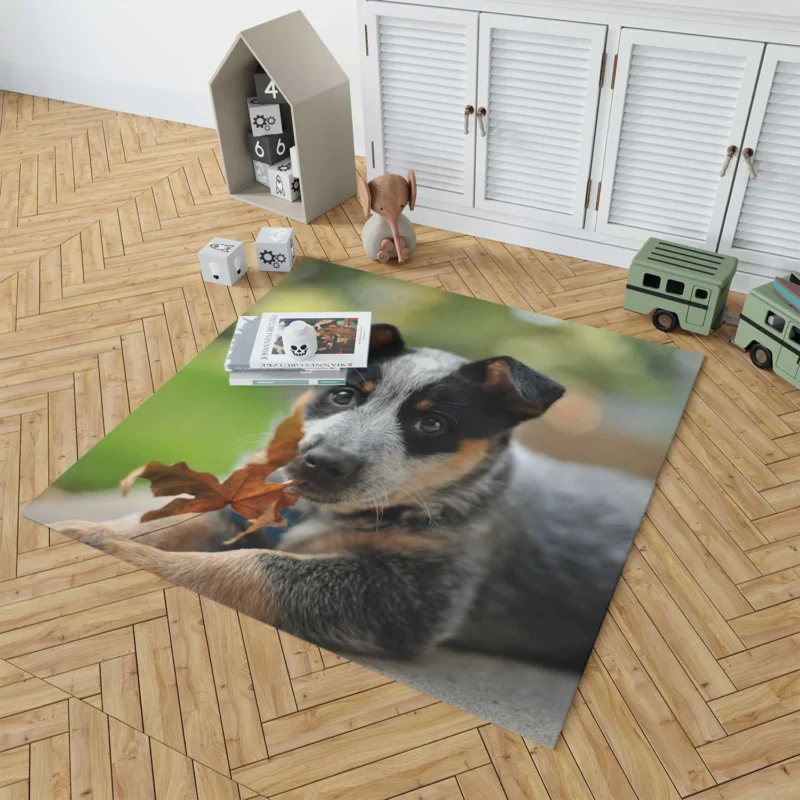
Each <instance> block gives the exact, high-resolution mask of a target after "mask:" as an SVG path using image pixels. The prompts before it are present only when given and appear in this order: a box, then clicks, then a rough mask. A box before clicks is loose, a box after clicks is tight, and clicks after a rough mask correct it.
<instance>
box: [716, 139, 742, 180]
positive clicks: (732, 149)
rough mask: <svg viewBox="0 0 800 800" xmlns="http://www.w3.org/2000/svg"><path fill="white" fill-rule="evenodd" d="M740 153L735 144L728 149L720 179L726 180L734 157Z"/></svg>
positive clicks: (721, 168) (720, 171)
mask: <svg viewBox="0 0 800 800" xmlns="http://www.w3.org/2000/svg"><path fill="white" fill-rule="evenodd" d="M738 152H739V148H738V147H736V145H735V144H732V145H731V146H730V147H729V148H728V151H727V153H725V160H724V161H723V162H722V166H721V167H720V170H719V176H720V178H724V177H725V173H726V172H727V171H728V167H729V166H730V165H731V161H732V159H733V157H734V156H735V155H736V153H738Z"/></svg>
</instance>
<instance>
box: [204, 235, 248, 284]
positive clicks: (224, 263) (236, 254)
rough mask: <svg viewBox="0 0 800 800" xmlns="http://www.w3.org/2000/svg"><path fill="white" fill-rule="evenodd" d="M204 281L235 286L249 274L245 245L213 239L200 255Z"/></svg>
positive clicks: (228, 240) (218, 238) (231, 240)
mask: <svg viewBox="0 0 800 800" xmlns="http://www.w3.org/2000/svg"><path fill="white" fill-rule="evenodd" d="M197 255H198V257H199V259H200V271H201V272H202V273H203V280H204V281H208V283H224V284H225V285H226V286H233V284H234V283H236V281H238V280H239V279H240V278H241V277H242V275H244V274H245V272H247V262H246V261H245V255H244V243H243V242H238V241H236V239H221V238H220V237H216V238H214V239H212V240H211V241H210V242H209V243H208V244H207V245H206V246H205V247H204V248H203V249H202V250H201V251H200V252H199V253H198V254H197Z"/></svg>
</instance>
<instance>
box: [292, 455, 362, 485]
mask: <svg viewBox="0 0 800 800" xmlns="http://www.w3.org/2000/svg"><path fill="white" fill-rule="evenodd" d="M360 466H361V459H359V458H358V456H354V455H352V454H351V453H347V452H345V451H344V450H334V449H331V448H325V449H323V448H318V447H317V448H314V449H313V450H309V451H308V452H307V453H306V454H305V456H303V469H304V471H305V472H306V473H307V474H308V475H309V477H312V478H315V477H316V478H322V479H323V480H337V481H340V480H342V479H344V478H350V477H352V476H353V475H354V474H355V473H356V471H357V470H358V468H359V467H360Z"/></svg>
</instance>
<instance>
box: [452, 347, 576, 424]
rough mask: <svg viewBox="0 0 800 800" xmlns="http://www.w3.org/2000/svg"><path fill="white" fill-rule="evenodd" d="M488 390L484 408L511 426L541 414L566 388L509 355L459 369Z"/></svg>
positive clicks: (476, 362) (469, 378)
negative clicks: (498, 414)
mask: <svg viewBox="0 0 800 800" xmlns="http://www.w3.org/2000/svg"><path fill="white" fill-rule="evenodd" d="M460 372H461V374H462V375H463V376H464V377H466V378H467V379H468V380H470V381H474V382H476V383H479V384H481V386H482V387H483V388H484V390H485V391H486V392H487V395H488V397H487V400H488V403H487V407H488V408H490V409H491V411H492V412H493V413H497V412H501V413H502V414H503V415H505V416H506V417H507V418H508V421H509V422H510V423H511V424H512V425H517V424H518V423H520V422H524V421H525V420H528V419H534V418H535V417H541V416H542V414H544V412H545V411H547V409H548V408H550V406H551V405H553V403H555V402H556V400H558V399H559V398H560V397H561V396H562V395H563V394H564V392H565V391H566V390H565V388H564V387H563V386H562V385H561V384H560V383H558V381H554V380H553V379H552V378H548V377H547V375H543V374H542V373H541V372H537V371H536V370H535V369H531V368H530V367H527V366H525V364H523V363H522V362H521V361H517V359H516V358H512V357H511V356H499V357H496V358H487V359H485V360H484V361H473V362H472V363H471V364H466V365H464V366H463V367H461V369H460Z"/></svg>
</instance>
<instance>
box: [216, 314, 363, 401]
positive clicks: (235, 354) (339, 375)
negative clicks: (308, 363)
mask: <svg viewBox="0 0 800 800" xmlns="http://www.w3.org/2000/svg"><path fill="white" fill-rule="evenodd" d="M260 321H261V317H250V316H246V317H239V319H238V320H237V322H236V329H235V330H234V332H233V336H232V338H231V343H230V347H229V348H228V355H227V356H226V358H225V370H226V371H227V372H228V373H230V374H229V376H228V382H229V383H230V385H231V386H337V385H343V384H345V383H346V382H347V370H346V369H313V368H308V367H304V366H301V367H299V368H298V369H294V370H285V369H252V368H251V367H250V356H251V355H252V353H253V346H254V344H255V340H256V333H257V332H258V324H259V322H260Z"/></svg>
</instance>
